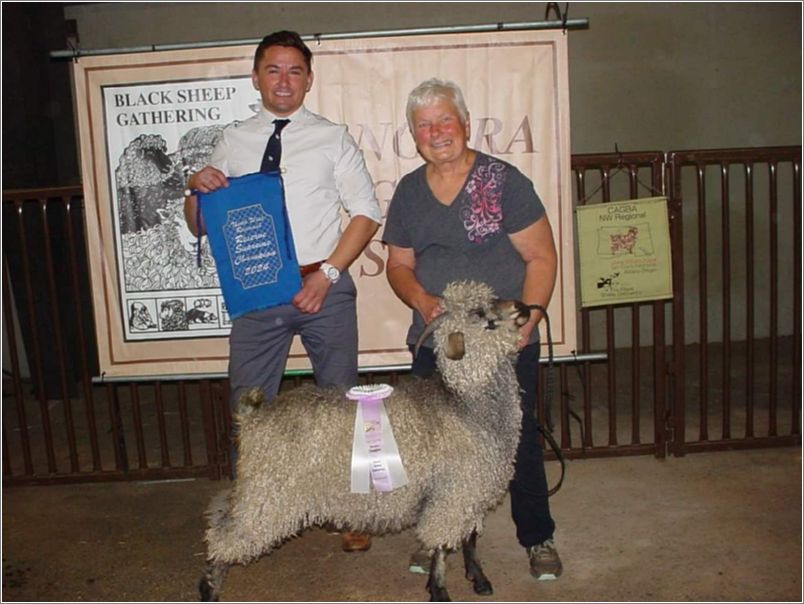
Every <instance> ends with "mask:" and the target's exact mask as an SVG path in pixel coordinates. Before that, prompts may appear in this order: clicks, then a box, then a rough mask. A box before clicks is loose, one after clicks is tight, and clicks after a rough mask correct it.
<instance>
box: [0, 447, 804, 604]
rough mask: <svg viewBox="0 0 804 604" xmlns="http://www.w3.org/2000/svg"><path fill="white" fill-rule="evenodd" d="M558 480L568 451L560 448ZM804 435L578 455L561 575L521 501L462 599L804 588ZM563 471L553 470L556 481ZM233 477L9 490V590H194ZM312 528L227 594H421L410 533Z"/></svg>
mask: <svg viewBox="0 0 804 604" xmlns="http://www.w3.org/2000/svg"><path fill="white" fill-rule="evenodd" d="M548 466H549V468H548V469H549V472H550V473H551V476H552V478H553V480H554V479H555V474H556V472H557V471H558V467H559V466H558V464H557V463H555V462H550V463H549V464H548ZM801 470H802V466H801V449H800V448H795V447H793V448H783V449H766V450H757V451H731V452H723V453H704V454H696V455H689V456H687V457H684V458H670V459H667V460H665V461H658V460H656V459H654V458H652V457H621V458H609V459H590V460H576V461H570V462H568V473H567V477H566V479H565V481H564V486H563V487H562V489H561V490H560V491H559V492H558V493H557V494H556V495H555V496H554V497H553V498H552V499H551V505H552V511H553V515H554V517H555V519H556V522H557V525H558V528H557V532H556V543H557V546H558V548H559V551H560V552H561V556H562V559H563V562H564V575H563V576H562V577H561V578H560V579H559V580H558V581H554V582H542V583H539V582H536V581H534V580H533V579H532V578H531V577H530V575H529V574H528V570H527V562H526V558H525V554H524V551H523V550H522V549H521V548H520V547H519V545H518V544H517V543H516V539H515V537H514V528H513V524H512V522H511V520H510V516H509V508H508V501H507V499H506V501H504V502H503V504H502V505H501V506H500V507H499V508H497V510H495V511H494V512H493V513H492V514H491V515H490V516H489V518H488V523H487V529H486V532H485V533H484V535H483V536H482V537H481V539H480V540H479V544H478V551H479V554H480V557H481V559H482V560H483V562H484V567H485V570H486V573H487V575H488V577H489V579H490V580H491V582H492V584H493V585H494V595H493V596H490V597H481V596H477V595H475V594H474V593H473V592H472V591H471V587H470V584H469V583H468V582H467V581H465V580H464V578H463V572H462V569H461V564H460V563H461V556H459V555H454V556H452V557H450V559H449V568H450V572H449V573H448V577H447V578H448V587H449V589H450V593H451V595H452V598H453V599H454V600H456V601H458V600H460V601H537V602H539V601H798V602H800V601H801V600H802V584H801V578H802V566H801V563H802V544H801V512H802V507H801V504H802V499H801V494H802V491H801ZM551 482H552V481H551ZM225 485H226V483H220V482H211V481H207V480H195V481H182V482H160V483H120V484H109V483H106V484H82V485H74V486H50V487H16V488H6V489H3V535H2V545H3V551H2V555H3V591H2V600H3V601H193V600H195V599H197V593H196V583H197V580H198V577H199V575H200V572H201V568H202V565H203V559H204V546H203V543H202V534H203V530H204V519H203V511H204V509H205V508H206V505H207V503H208V501H209V499H210V497H211V496H212V495H213V494H214V493H216V492H217V491H219V490H220V489H221V488H222V487H224V486H225ZM339 545H340V540H339V537H337V536H333V535H329V534H327V533H326V532H325V531H323V530H315V531H309V532H306V533H304V534H303V535H302V536H301V538H298V539H294V540H292V541H290V542H289V543H287V544H285V545H284V546H283V547H282V548H280V549H279V550H278V551H276V552H275V553H274V554H272V555H271V556H265V557H263V558H261V559H260V560H259V561H257V562H255V563H253V564H251V565H249V566H246V567H236V568H234V569H233V570H232V571H231V572H230V574H229V577H228V579H227V582H226V584H225V587H224V590H223V599H225V600H229V601H422V600H426V599H427V593H426V591H425V582H426V578H425V577H424V576H422V575H414V574H411V573H409V572H408V571H407V560H408V556H409V554H410V553H411V552H412V551H413V549H414V548H415V543H414V539H413V535H412V533H411V532H410V531H405V532H403V533H401V534H397V535H389V536H384V537H379V538H375V540H374V544H373V546H372V548H371V550H370V551H368V552H366V553H355V554H346V553H343V552H341V551H340V548H339Z"/></svg>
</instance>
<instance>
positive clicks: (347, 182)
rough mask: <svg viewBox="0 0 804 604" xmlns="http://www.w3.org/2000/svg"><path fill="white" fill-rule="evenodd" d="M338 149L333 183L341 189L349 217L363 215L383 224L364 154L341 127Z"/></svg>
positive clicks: (343, 127)
mask: <svg viewBox="0 0 804 604" xmlns="http://www.w3.org/2000/svg"><path fill="white" fill-rule="evenodd" d="M342 129H343V131H342V135H341V145H340V147H341V149H340V153H339V154H338V158H337V160H336V162H335V184H336V186H337V187H338V191H339V192H340V197H341V203H342V204H343V207H344V209H345V210H346V212H347V213H348V214H349V216H350V217H351V218H354V217H355V216H366V217H367V218H370V219H371V220H373V221H374V222H376V223H377V224H382V211H381V210H380V204H379V202H378V201H377V198H376V196H375V195H374V183H373V182H372V180H371V176H370V175H369V173H368V169H366V163H365V161H364V159H363V154H362V153H361V151H360V149H359V148H358V146H357V143H355V140H354V139H353V138H352V135H350V134H349V132H348V131H347V130H346V126H342Z"/></svg>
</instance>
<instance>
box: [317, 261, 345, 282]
mask: <svg viewBox="0 0 804 604" xmlns="http://www.w3.org/2000/svg"><path fill="white" fill-rule="evenodd" d="M319 270H321V271H323V272H324V275H325V276H326V278H327V279H329V282H330V283H332V284H333V285H335V284H336V283H337V282H338V281H339V280H340V278H341V271H339V270H338V267H336V266H332V265H331V264H330V263H329V262H322V263H321V268H320V269H319Z"/></svg>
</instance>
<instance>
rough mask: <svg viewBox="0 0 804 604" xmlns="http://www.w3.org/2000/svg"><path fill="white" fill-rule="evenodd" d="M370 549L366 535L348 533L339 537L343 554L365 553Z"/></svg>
mask: <svg viewBox="0 0 804 604" xmlns="http://www.w3.org/2000/svg"><path fill="white" fill-rule="evenodd" d="M370 547H371V535H369V534H368V533H354V532H348V533H343V535H341V549H343V551H345V552H365V551H366V550H368V549H369V548H370Z"/></svg>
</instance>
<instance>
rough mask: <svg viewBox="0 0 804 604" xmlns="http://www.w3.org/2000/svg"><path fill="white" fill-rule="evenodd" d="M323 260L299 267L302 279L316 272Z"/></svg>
mask: <svg viewBox="0 0 804 604" xmlns="http://www.w3.org/2000/svg"><path fill="white" fill-rule="evenodd" d="M323 262H324V261H323V260H319V261H318V262H313V263H312V264H305V265H302V266H300V267H299V274H301V276H302V279H304V278H305V277H306V276H307V275H309V274H310V273H314V272H316V271H317V270H318V269H320V268H321V264H322V263H323Z"/></svg>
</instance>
